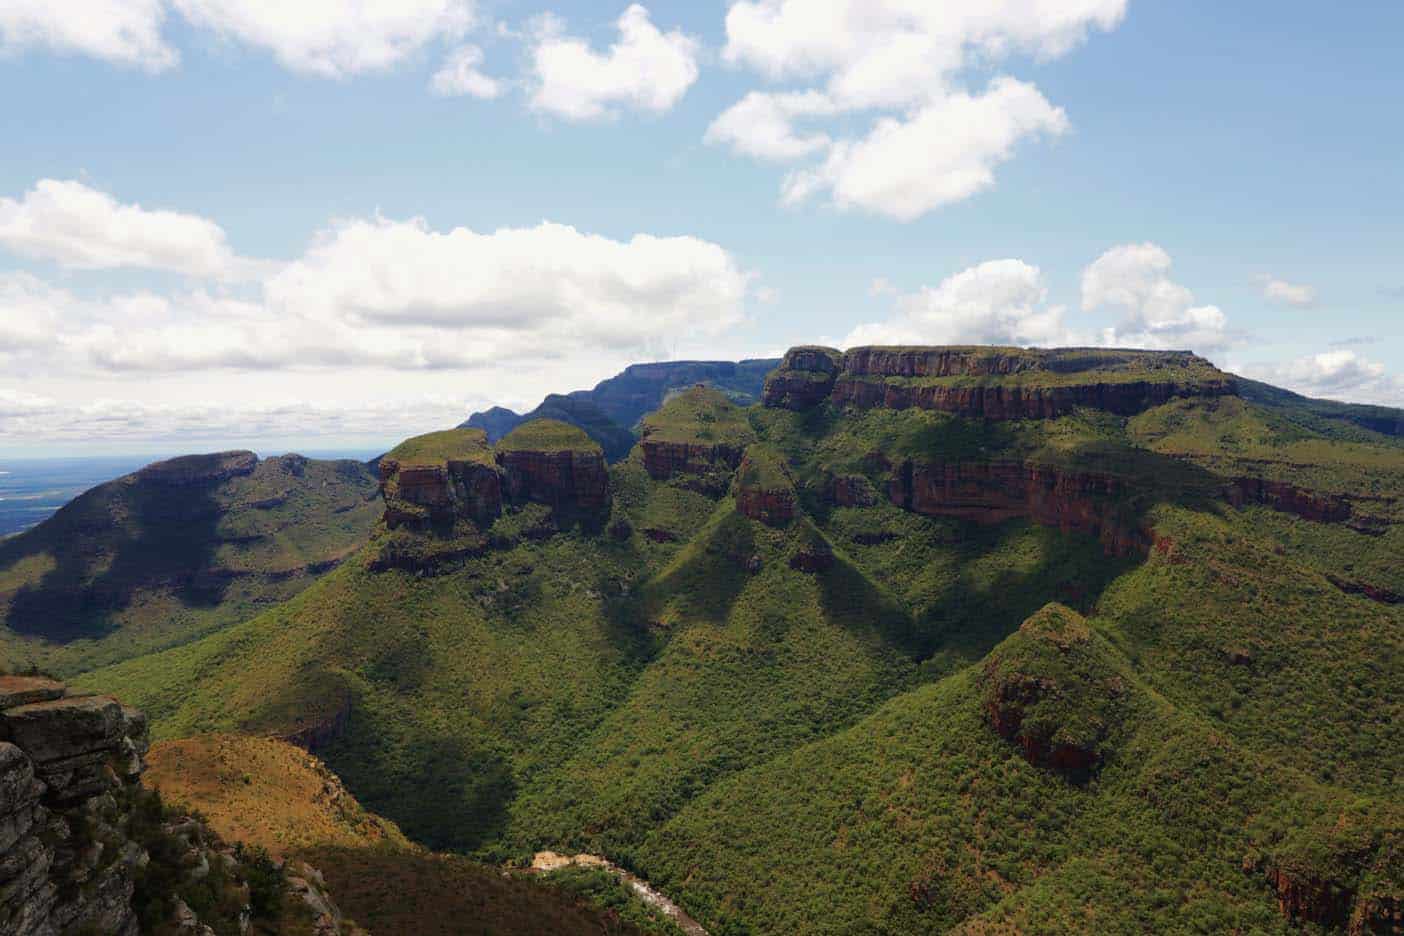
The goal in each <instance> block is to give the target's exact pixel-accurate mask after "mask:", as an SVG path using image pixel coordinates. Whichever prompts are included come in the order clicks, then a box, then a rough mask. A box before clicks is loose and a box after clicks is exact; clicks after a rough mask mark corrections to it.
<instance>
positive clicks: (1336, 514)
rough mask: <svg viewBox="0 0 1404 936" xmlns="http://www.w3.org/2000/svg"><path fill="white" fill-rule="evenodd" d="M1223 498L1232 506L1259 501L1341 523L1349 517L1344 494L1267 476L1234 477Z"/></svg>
mask: <svg viewBox="0 0 1404 936" xmlns="http://www.w3.org/2000/svg"><path fill="white" fill-rule="evenodd" d="M1224 498H1225V499H1226V500H1227V501H1228V502H1229V503H1230V504H1233V506H1235V507H1243V506H1245V505H1248V504H1261V505H1262V506H1264V507H1271V508H1272V509H1273V510H1280V511H1283V512H1284V513H1290V514H1296V515H1297V516H1298V517H1301V518H1303V519H1305V520H1315V521H1316V522H1318V523H1344V522H1346V521H1347V520H1349V519H1350V518H1351V503H1350V500H1349V498H1347V497H1345V496H1344V495H1341V494H1323V493H1320V492H1317V491H1308V490H1306V489H1305V488H1299V487H1297V486H1296V485H1293V484H1288V483H1287V482H1285V481H1269V480H1267V479H1266V478H1234V479H1233V480H1232V481H1230V482H1229V483H1228V484H1227V485H1226V486H1225V488H1224Z"/></svg>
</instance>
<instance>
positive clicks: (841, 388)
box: [764, 347, 1235, 420]
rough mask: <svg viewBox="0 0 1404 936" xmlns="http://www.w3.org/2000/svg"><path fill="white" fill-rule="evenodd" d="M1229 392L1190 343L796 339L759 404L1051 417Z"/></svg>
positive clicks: (1123, 410) (1227, 381) (1129, 410)
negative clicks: (1116, 346) (1040, 346)
mask: <svg viewBox="0 0 1404 936" xmlns="http://www.w3.org/2000/svg"><path fill="white" fill-rule="evenodd" d="M1234 392H1235V385H1234V381H1233V379H1232V378H1231V377H1229V375H1227V374H1225V373H1223V372H1221V371H1219V370H1218V369H1217V368H1215V367H1214V366H1213V365H1212V364H1210V363H1209V362H1208V361H1206V360H1204V359H1203V358H1201V357H1198V356H1197V355H1194V354H1191V353H1190V352H1188V351H1107V350H1101V349H1093V348H1060V349H1056V350H1048V351H1041V350H1034V349H1026V348H988V347H978V348H977V347H968V348H967V347H930V348H883V347H871V348H854V349H852V350H850V351H848V352H841V351H837V350H835V349H832V348H818V347H801V348H793V349H791V350H790V351H789V352H787V353H786V355H785V357H784V359H783V361H782V362H781V364H780V367H779V368H778V369H777V370H776V371H775V372H774V373H772V374H771V375H770V377H768V378H767V379H766V383H765V391H764V402H765V405H766V406H770V407H781V408H784V409H793V410H803V409H808V408H810V407H813V406H816V405H818V404H819V403H822V402H824V401H825V400H828V401H829V402H831V403H833V404H834V405H835V406H837V407H840V408H846V407H852V408H855V409H874V408H883V409H909V408H916V409H927V410H938V411H941V412H945V413H952V414H955V415H959V416H971V417H979V418H984V419H997V420H1003V419H1052V418H1055V417H1058V416H1063V415H1066V414H1068V413H1071V412H1072V411H1073V410H1074V409H1076V408H1077V407H1090V408H1093V409H1100V410H1105V411H1106V412H1110V413H1115V414H1117V415H1122V416H1128V415H1132V414H1135V413H1139V412H1141V411H1142V410H1146V409H1149V408H1151V407H1153V406H1159V405H1160V404H1162V403H1165V402H1168V401H1169V400H1172V399H1176V398H1178V397H1186V396H1221V395H1226V394H1232V393H1234Z"/></svg>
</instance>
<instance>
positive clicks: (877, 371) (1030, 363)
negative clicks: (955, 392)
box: [843, 348, 1038, 377]
mask: <svg viewBox="0 0 1404 936" xmlns="http://www.w3.org/2000/svg"><path fill="white" fill-rule="evenodd" d="M1037 369H1038V362H1037V359H1035V358H1030V357H1026V356H1022V355H1008V354H990V353H988V352H985V351H972V350H970V349H963V348H854V349H853V350H852V351H850V352H848V353H847V354H845V355H844V359H843V371H844V373H845V374H846V375H849V376H855V377H861V376H864V375H872V376H877V377H955V376H962V375H979V376H1006V375H1009V374H1018V373H1023V372H1024V371H1030V370H1037Z"/></svg>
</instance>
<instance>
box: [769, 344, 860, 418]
mask: <svg viewBox="0 0 1404 936" xmlns="http://www.w3.org/2000/svg"><path fill="white" fill-rule="evenodd" d="M842 363H843V354H842V353H841V352H839V351H835V350H834V349H832V348H791V349H790V350H789V351H787V352H785V357H784V358H783V359H782V360H781V361H780V366H779V367H778V368H776V369H775V370H774V371H772V372H771V374H770V375H769V376H768V377H766V378H765V386H764V388H763V389H762V391H761V400H762V402H764V403H765V405H766V406H770V407H779V408H783V409H792V410H804V409H809V408H810V407H811V406H817V405H818V404H820V403H822V402H823V401H824V400H825V399H827V398H828V396H829V392H830V391H831V390H833V388H834V380H835V378H837V376H838V374H839V371H840V369H841V368H842Z"/></svg>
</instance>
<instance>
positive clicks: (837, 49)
mask: <svg viewBox="0 0 1404 936" xmlns="http://www.w3.org/2000/svg"><path fill="white" fill-rule="evenodd" d="M1125 11H1126V0H1059V2H1048V0H994V2H989V0H954V2H949V3H940V4H935V3H930V2H924V0H738V2H734V3H732V4H731V7H730V8H729V10H728V13H727V18H726V32H727V42H726V47H725V48H724V50H723V58H724V59H725V60H726V61H728V62H730V63H732V64H733V65H736V66H738V67H743V68H749V69H751V70H754V71H755V72H758V73H759V74H760V75H761V77H762V78H763V79H765V80H767V81H771V82H782V81H783V82H807V83H810V84H811V87H809V88H805V89H799V90H796V89H794V88H788V89H786V90H783V91H751V92H749V93H748V94H747V95H746V96H745V97H743V98H742V99H741V101H739V102H738V103H737V104H735V105H733V106H732V107H730V108H728V109H727V110H726V111H724V112H723V113H722V114H721V115H720V116H719V117H717V119H716V120H715V121H714V122H713V123H712V125H711V127H710V128H709V129H708V131H707V134H706V140H707V142H709V143H712V144H716V145H723V146H727V147H729V148H731V149H732V150H734V151H735V152H737V153H741V154H743V155H747V156H751V157H753V158H759V159H764V160H769V161H777V162H778V161H798V160H802V159H804V158H806V157H812V156H816V155H823V156H824V159H823V160H822V161H821V162H820V163H819V165H817V166H810V167H802V168H800V169H799V170H797V171H795V172H792V173H791V174H790V175H789V176H788V177H787V179H786V182H785V186H784V195H785V198H786V200H788V201H792V202H793V201H798V200H803V199H805V198H808V197H810V196H812V195H814V194H816V193H818V192H821V191H828V192H829V193H830V194H831V195H832V197H833V200H834V202H835V203H836V204H838V205H839V206H840V207H846V208H857V209H861V210H864V211H868V212H871V213H874V214H879V215H884V216H887V217H892V218H896V219H898V220H912V219H914V218H916V217H920V216H921V215H923V214H925V213H927V212H930V211H932V210H934V209H936V208H939V207H940V206H942V205H945V204H949V203H951V202H954V201H959V200H961V199H964V198H968V197H970V196H971V195H974V194H976V193H977V192H980V191H982V190H984V189H987V188H989V187H990V186H991V185H993V184H994V170H995V168H996V167H997V166H998V165H999V164H1000V163H1002V162H1004V161H1005V160H1007V159H1009V158H1010V156H1011V154H1012V152H1013V149H1014V147H1015V146H1016V145H1017V144H1018V143H1020V142H1022V141H1025V140H1029V139H1034V138H1037V137H1039V136H1041V135H1046V136H1052V135H1057V134H1060V133H1063V132H1064V131H1065V130H1066V129H1067V127H1068V118H1067V116H1066V114H1064V112H1063V111H1062V110H1061V109H1059V108H1057V107H1055V106H1054V105H1052V104H1050V103H1049V102H1048V100H1047V99H1046V98H1045V97H1044V96H1043V94H1042V93H1041V92H1040V91H1039V90H1038V89H1037V88H1035V87H1034V86H1033V85H1031V84H1028V83H1026V82H1021V81H1017V80H1015V79H1012V78H1010V77H1008V76H996V77H995V78H994V79H993V80H991V81H990V82H989V83H988V85H987V86H986V87H985V89H984V90H983V91H978V92H977V91H971V90H968V89H967V88H966V87H964V84H965V83H966V81H967V78H968V75H969V73H971V72H973V71H976V70H978V69H982V68H988V67H989V66H991V65H993V64H995V63H999V62H1001V61H1003V60H1005V59H1008V58H1010V57H1012V56H1015V55H1025V56H1029V57H1032V58H1035V59H1038V60H1047V59H1052V58H1056V57H1058V56H1061V55H1064V54H1066V53H1068V52H1069V51H1071V50H1072V49H1074V48H1076V47H1077V46H1078V45H1079V44H1081V43H1082V42H1083V41H1084V40H1085V38H1086V37H1087V35H1088V33H1089V32H1091V31H1092V30H1094V29H1101V30H1104V31H1106V30H1111V29H1114V28H1115V27H1116V26H1117V25H1118V24H1119V23H1120V22H1121V19H1122V17H1123V16H1124V15H1125ZM866 115H870V116H871V117H872V118H873V123H872V125H871V128H870V129H869V130H868V131H867V132H866V133H860V134H858V135H856V136H855V135H852V131H850V130H848V127H849V126H851V125H852V123H853V122H854V120H855V119H861V118H862V117H863V116H866ZM801 124H802V125H803V126H801Z"/></svg>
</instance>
